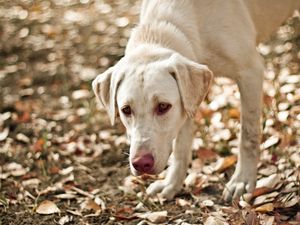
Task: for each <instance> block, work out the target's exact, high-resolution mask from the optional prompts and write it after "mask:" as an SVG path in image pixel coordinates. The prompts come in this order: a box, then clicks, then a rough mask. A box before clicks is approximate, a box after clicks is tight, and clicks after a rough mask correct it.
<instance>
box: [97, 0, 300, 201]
mask: <svg viewBox="0 0 300 225" xmlns="http://www.w3.org/2000/svg"><path fill="white" fill-rule="evenodd" d="M297 8H300V0H285V1H282V0H230V1H224V0H209V1H206V0H145V1H144V2H143V4H142V10H141V16H140V24H139V25H138V26H137V27H136V28H135V29H134V30H133V32H132V35H131V37H130V39H129V42H128V45H127V48H126V52H125V56H124V57H123V58H122V59H121V60H120V61H119V62H118V63H117V64H116V65H115V66H114V67H111V68H109V69H108V70H107V71H106V72H104V73H103V74H100V75H99V76H98V77H97V78H96V79H95V80H94V81H93V90H94V92H95V94H96V96H97V97H98V99H99V100H100V102H101V103H102V105H103V106H104V107H105V109H106V110H107V112H108V115H109V117H110V120H111V123H112V124H114V122H115V119H116V117H117V115H119V116H120V118H121V121H122V122H123V124H124V125H125V127H126V129H127V133H128V137H129V139H130V142H131V146H130V157H129V160H130V167H131V170H132V173H133V174H135V175H139V174H143V173H152V174H157V173H160V172H161V171H162V170H164V169H165V167H166V164H167V161H168V158H169V156H170V154H171V152H173V156H174V157H173V158H172V162H171V165H170V167H169V169H168V171H167V175H166V178H165V179H164V180H161V181H156V182H154V183H153V184H151V185H150V187H149V188H148V189H147V192H148V193H149V194H155V193H158V192H161V194H162V195H163V196H164V197H166V198H168V199H171V198H173V197H174V195H175V194H176V193H177V192H178V191H180V189H181V188H182V184H183V181H184V179H185V176H186V170H187V167H188V165H189V162H190V158H191V143H192V140H193V133H194V131H193V116H194V114H195V112H196V110H197V108H198V107H199V105H200V103H201V101H202V100H203V99H204V97H205V95H206V94H207V92H208V89H209V87H210V84H211V81H212V79H213V74H214V75H215V76H225V77H229V78H231V79H233V80H235V81H236V82H237V84H238V87H239V90H240V94H241V107H242V113H241V136H240V144H239V155H238V163H237V166H236V169H235V172H234V174H233V176H232V178H231V180H230V181H229V183H228V184H227V186H226V187H227V188H225V190H224V193H223V194H224V198H225V200H230V199H232V197H233V198H236V197H238V196H240V195H241V194H243V193H244V192H250V191H252V190H253V189H254V187H255V183H256V172H257V168H256V167H257V160H258V152H259V145H260V113H261V105H262V104H261V99H262V82H263V72H264V66H263V62H262V59H261V56H260V55H259V54H258V53H257V51H256V45H257V43H259V42H261V41H263V40H266V39H267V38H268V37H269V36H270V35H271V33H272V32H273V31H275V30H276V28H277V27H278V26H279V25H280V24H281V23H282V22H283V21H284V20H286V19H287V18H288V17H289V16H290V15H291V14H292V12H293V11H294V10H295V9H297Z"/></svg>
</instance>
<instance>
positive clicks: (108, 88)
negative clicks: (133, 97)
mask: <svg viewBox="0 0 300 225" xmlns="http://www.w3.org/2000/svg"><path fill="white" fill-rule="evenodd" d="M121 80H122V77H121V75H120V74H118V73H114V67H110V68H109V69H108V70H106V71H105V72H104V73H102V74H99V75H98V76H97V77H96V78H95V80H94V81H93V83H92V86H93V91H94V93H95V95H96V97H97V99H98V100H99V102H100V104H101V105H102V106H103V107H104V108H105V109H106V111H107V113H108V116H109V118H110V122H111V124H112V125H114V124H115V120H116V116H117V109H116V107H117V104H116V92H117V89H118V86H119V84H120V82H121Z"/></svg>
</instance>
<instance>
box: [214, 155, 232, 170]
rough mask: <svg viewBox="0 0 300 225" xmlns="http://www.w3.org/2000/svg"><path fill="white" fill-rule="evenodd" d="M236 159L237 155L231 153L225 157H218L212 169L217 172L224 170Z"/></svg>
mask: <svg viewBox="0 0 300 225" xmlns="http://www.w3.org/2000/svg"><path fill="white" fill-rule="evenodd" d="M236 161H237V156H236V155H231V156H227V157H225V158H220V159H218V161H217V163H216V165H215V167H214V171H217V172H219V173H221V172H223V171H225V170H226V169H228V168H230V167H231V166H233V165H234V164H235V163H236Z"/></svg>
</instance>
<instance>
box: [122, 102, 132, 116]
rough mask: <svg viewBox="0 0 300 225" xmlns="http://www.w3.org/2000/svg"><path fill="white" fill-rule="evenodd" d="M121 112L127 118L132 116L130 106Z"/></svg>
mask: <svg viewBox="0 0 300 225" xmlns="http://www.w3.org/2000/svg"><path fill="white" fill-rule="evenodd" d="M121 111H122V112H123V113H124V115H125V116H130V115H131V114H132V110H131V108H130V106H129V105H126V106H124V107H123V108H122V109H121Z"/></svg>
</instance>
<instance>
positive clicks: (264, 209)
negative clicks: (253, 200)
mask: <svg viewBox="0 0 300 225" xmlns="http://www.w3.org/2000/svg"><path fill="white" fill-rule="evenodd" d="M273 210H274V205H273V203H267V204H264V205H261V206H258V207H256V208H255V211H256V212H261V213H264V212H272V211H273Z"/></svg>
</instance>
